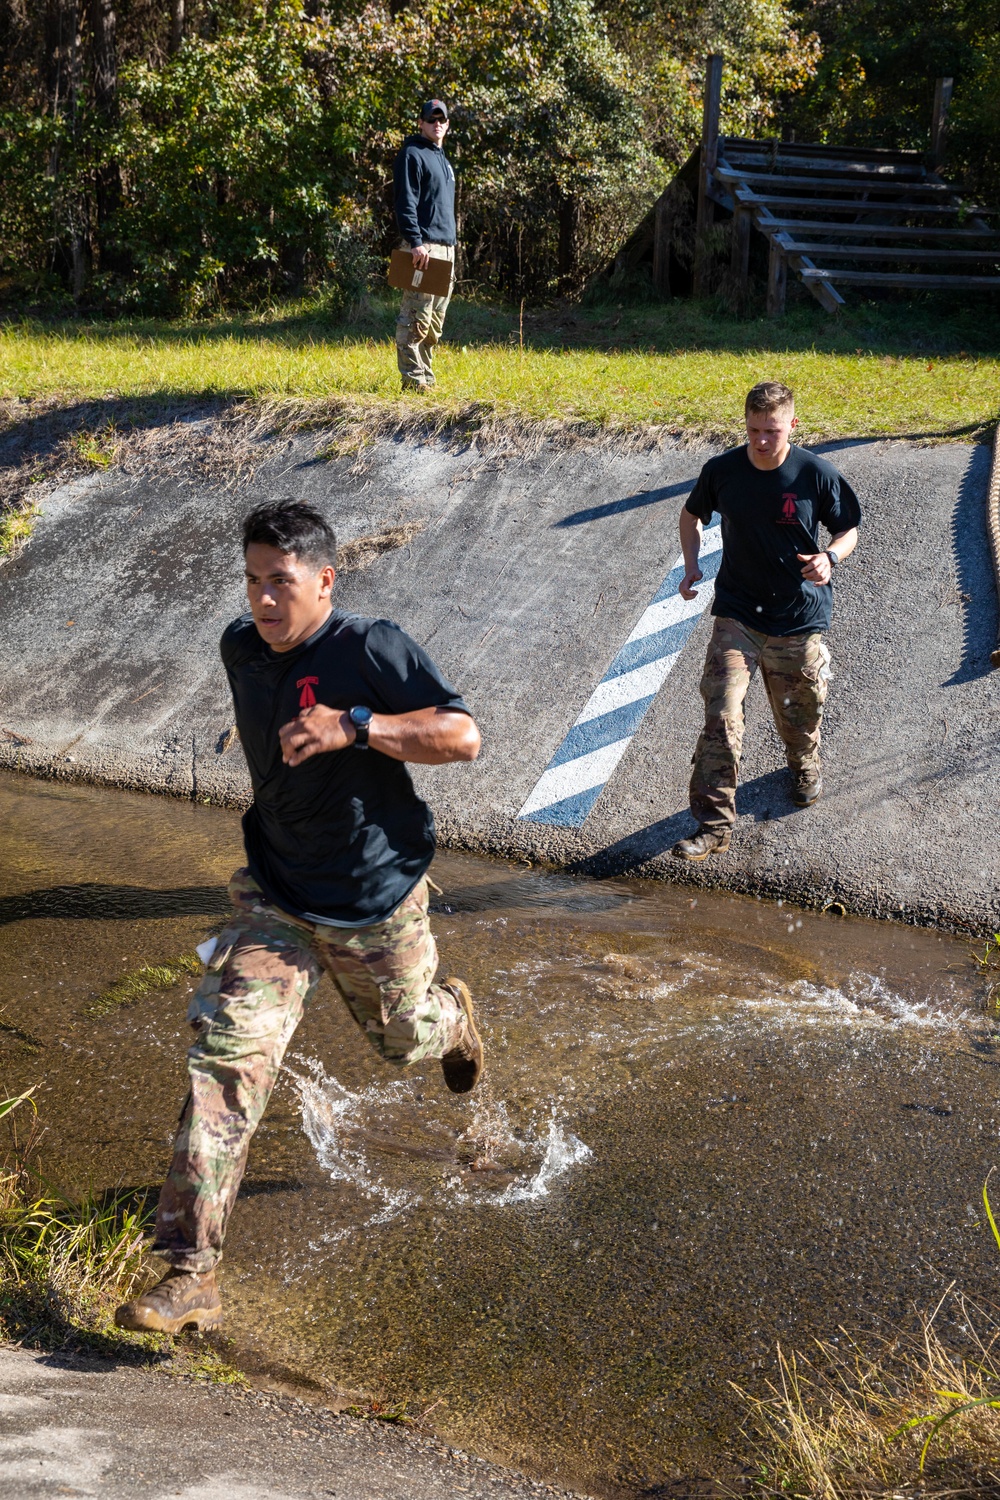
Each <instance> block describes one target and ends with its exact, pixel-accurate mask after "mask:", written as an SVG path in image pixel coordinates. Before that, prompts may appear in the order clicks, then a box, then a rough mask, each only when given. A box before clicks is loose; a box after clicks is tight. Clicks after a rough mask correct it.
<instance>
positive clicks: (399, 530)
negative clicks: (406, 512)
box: [337, 521, 424, 573]
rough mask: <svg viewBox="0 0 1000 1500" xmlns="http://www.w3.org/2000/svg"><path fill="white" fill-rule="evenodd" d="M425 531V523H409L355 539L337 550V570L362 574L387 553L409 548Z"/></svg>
mask: <svg viewBox="0 0 1000 1500" xmlns="http://www.w3.org/2000/svg"><path fill="white" fill-rule="evenodd" d="M423 529H424V522H423V521H408V522H407V523H406V524H405V525H403V526H390V527H389V529H388V530H387V531H375V532H372V533H371V535H370V536H359V537H355V538H354V539H353V540H352V541H350V542H344V543H343V545H342V546H340V547H338V548H337V568H338V570H339V571H340V572H341V573H360V572H361V571H362V569H363V568H368V567H370V566H371V564H372V563H373V562H375V561H376V560H377V559H378V558H380V557H382V556H383V555H384V554H385V553H386V552H395V551H396V549H397V548H398V547H405V546H407V544H408V543H409V542H412V540H413V538H414V537H415V536H417V535H418V533H419V532H421V531H423Z"/></svg>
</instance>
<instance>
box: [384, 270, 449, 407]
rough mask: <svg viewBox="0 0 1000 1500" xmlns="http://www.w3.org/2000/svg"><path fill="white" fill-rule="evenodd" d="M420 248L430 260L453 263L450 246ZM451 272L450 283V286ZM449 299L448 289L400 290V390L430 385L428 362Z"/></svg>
mask: <svg viewBox="0 0 1000 1500" xmlns="http://www.w3.org/2000/svg"><path fill="white" fill-rule="evenodd" d="M424 249H425V250H426V251H427V253H428V254H429V255H430V257H431V259H432V260H450V261H451V262H452V263H453V264H454V260H455V247H454V245H432V244H426V245H425V246H424ZM454 280H455V277H454V271H453V272H452V285H454ZM450 301H451V288H450V287H449V289H448V293H447V295H446V296H444V297H431V296H428V295H427V293H425V292H404V293H403V301H402V303H401V305H400V309H399V317H398V318H397V319H396V363H397V365H398V366H399V373H400V375H402V377H403V389H404V390H405V389H406V388H407V387H408V386H427V385H433V384H434V371H433V369H432V368H431V362H432V360H433V358H434V346H435V344H437V342H438V340H439V339H440V337H441V334H442V331H443V329H444V315H445V313H446V312H447V311H448V303H449V302H450Z"/></svg>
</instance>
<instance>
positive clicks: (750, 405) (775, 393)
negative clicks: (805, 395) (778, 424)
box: [745, 380, 795, 416]
mask: <svg viewBox="0 0 1000 1500" xmlns="http://www.w3.org/2000/svg"><path fill="white" fill-rule="evenodd" d="M794 405H795V392H794V391H790V390H789V388H788V386H787V385H782V383H781V381H780V380H762V381H761V382H760V384H759V385H755V386H754V388H753V390H752V391H748V392H747V401H746V407H745V411H746V415H747V416H749V414H750V413H751V412H755V413H756V414H758V415H760V416H763V415H769V414H770V413H771V412H773V411H785V409H786V408H787V407H789V406H792V407H794Z"/></svg>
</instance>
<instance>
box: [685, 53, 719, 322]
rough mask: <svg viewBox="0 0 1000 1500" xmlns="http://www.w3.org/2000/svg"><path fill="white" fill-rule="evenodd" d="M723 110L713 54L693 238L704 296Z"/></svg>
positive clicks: (697, 281)
mask: <svg viewBox="0 0 1000 1500" xmlns="http://www.w3.org/2000/svg"><path fill="white" fill-rule="evenodd" d="M721 110H722V53H721V52H712V53H710V54H709V56H708V57H707V59H706V61H705V103H704V106H703V108H702V116H701V158H700V162H699V172H698V217H697V221H696V223H695V238H694V277H693V281H694V285H693V287H692V291H693V293H694V295H695V296H696V297H703V296H704V295H705V291H706V289H707V281H708V257H709V250H708V231H709V227H710V225H711V223H712V221H713V218H714V209H713V206H712V201H711V185H712V176H713V174H714V172H715V165H716V161H717V159H718V153H719V116H720V113H721Z"/></svg>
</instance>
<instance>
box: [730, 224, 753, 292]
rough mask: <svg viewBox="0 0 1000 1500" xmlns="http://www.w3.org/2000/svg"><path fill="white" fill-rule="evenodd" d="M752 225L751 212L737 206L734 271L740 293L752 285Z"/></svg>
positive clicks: (734, 231) (734, 235) (734, 230)
mask: <svg viewBox="0 0 1000 1500" xmlns="http://www.w3.org/2000/svg"><path fill="white" fill-rule="evenodd" d="M752 223H753V221H752V219H751V217H750V210H749V209H748V208H743V207H741V206H737V209H736V212H735V214H734V215H733V259H732V271H733V276H734V277H735V279H736V284H737V286H738V288H739V290H740V292H745V291H746V289H747V287H748V285H749V283H750V228H751V225H752Z"/></svg>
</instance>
